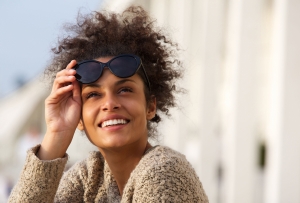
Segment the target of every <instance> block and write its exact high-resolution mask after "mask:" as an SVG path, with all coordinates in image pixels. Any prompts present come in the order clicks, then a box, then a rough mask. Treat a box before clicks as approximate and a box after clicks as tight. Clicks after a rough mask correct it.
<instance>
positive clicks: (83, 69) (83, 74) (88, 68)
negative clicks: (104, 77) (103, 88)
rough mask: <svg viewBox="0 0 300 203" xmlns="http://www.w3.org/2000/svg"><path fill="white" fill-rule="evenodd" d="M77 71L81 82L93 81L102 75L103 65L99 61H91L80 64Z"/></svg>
mask: <svg viewBox="0 0 300 203" xmlns="http://www.w3.org/2000/svg"><path fill="white" fill-rule="evenodd" d="M76 73H77V76H76V78H77V80H78V81H80V82H81V83H84V84H87V83H92V82H96V81H97V80H98V78H99V77H100V76H101V73H102V67H101V65H100V64H99V63H97V62H92V61H90V62H86V63H82V64H80V65H79V67H78V68H77V69H76Z"/></svg>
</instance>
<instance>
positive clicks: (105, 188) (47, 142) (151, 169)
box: [9, 7, 208, 202]
mask: <svg viewBox="0 0 300 203" xmlns="http://www.w3.org/2000/svg"><path fill="white" fill-rule="evenodd" d="M68 31H70V34H69V36H67V37H65V38H64V39H63V40H61V41H60V42H59V45H58V47H57V48H56V49H54V53H55V56H54V58H53V61H52V64H51V65H50V66H49V68H48V69H47V73H48V74H49V75H53V74H55V75H56V77H55V78H54V81H53V86H52V91H51V93H50V95H49V96H48V98H47V99H46V101H45V112H46V113H45V117H46V124H47V131H46V134H45V136H44V139H43V141H42V143H41V145H38V146H36V147H34V148H32V149H31V150H29V151H28V155H27V159H26V164H25V167H24V169H23V172H22V174H21V177H20V180H19V182H18V183H17V185H16V186H15V188H14V189H13V191H12V194H11V196H10V199H9V201H10V202H53V201H54V202H208V200H207V197H206V195H205V192H204V190H203V188H202V185H201V182H200V181H199V178H198V177H197V175H196V173H195V171H194V169H193V168H192V167H191V165H190V164H189V163H188V162H187V160H186V159H185V157H184V156H183V155H181V154H180V153H178V152H176V151H174V150H172V149H170V148H168V147H164V146H151V145H150V143H149V142H148V138H149V137H153V136H156V134H157V133H156V131H155V129H156V128H155V127H156V125H155V124H157V123H159V122H160V120H161V119H160V114H166V115H168V110H169V108H170V107H173V106H175V101H174V93H175V91H176V88H175V85H174V82H175V80H176V79H177V78H179V77H180V76H181V70H180V68H181V63H179V62H178V61H177V60H176V51H177V45H176V44H174V43H172V42H171V41H170V40H169V39H167V37H165V36H164V35H163V34H162V32H161V31H160V30H158V29H157V28H155V27H154V24H153V20H152V19H150V18H149V16H148V15H147V13H146V12H145V11H144V10H143V9H142V8H140V7H130V8H128V9H127V10H125V11H124V12H123V14H122V15H118V14H114V13H105V12H103V13H98V12H95V13H93V14H91V15H87V16H82V17H81V18H79V19H78V23H77V25H74V26H69V28H68ZM70 61H71V62H70ZM76 127H77V128H78V129H79V130H82V131H84V132H85V134H86V136H87V137H88V139H89V140H90V141H91V143H93V144H94V145H95V146H97V148H98V149H99V152H92V153H91V154H90V155H89V157H88V158H87V159H85V160H84V161H82V162H79V163H77V164H75V165H74V166H73V167H72V168H71V169H69V170H68V171H67V172H65V173H64V174H63V170H64V167H65V164H66V162H67V158H68V156H67V154H66V151H67V148H68V146H69V145H70V143H71V141H72V138H73V135H74V131H75V129H76Z"/></svg>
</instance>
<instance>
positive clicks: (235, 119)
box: [0, 0, 300, 203]
mask: <svg viewBox="0 0 300 203" xmlns="http://www.w3.org/2000/svg"><path fill="white" fill-rule="evenodd" d="M132 4H134V5H141V6H143V7H144V9H146V10H147V11H148V12H149V13H150V15H151V16H152V17H153V18H154V19H157V23H158V24H159V25H160V26H162V27H163V29H164V30H165V31H166V32H167V33H169V35H170V37H171V38H172V39H174V41H176V42H178V43H179V45H180V47H181V49H182V52H181V54H180V57H181V59H182V60H183V62H184V64H185V67H186V70H185V77H184V78H183V80H182V81H180V85H181V86H182V87H184V88H185V89H186V90H187V91H188V93H187V94H184V95H179V96H178V104H179V107H178V108H176V109H173V110H172V112H171V113H172V117H171V118H170V119H168V120H167V119H165V120H164V122H163V123H162V124H161V125H160V127H159V128H160V130H159V131H160V133H161V136H160V140H159V141H156V143H158V144H161V145H167V146H170V147H172V148H173V149H175V150H178V151H180V152H181V153H183V154H185V155H186V157H187V159H188V160H189V161H190V162H191V164H192V165H193V166H194V168H195V169H196V172H197V174H198V175H199V177H200V179H201V181H202V183H203V186H204V189H205V191H206V193H207V195H208V197H209V200H210V202H211V203H240V202H243V203H281V202H285V203H286V202H288V203H293V202H295V203H299V202H300V128H299V125H300V123H299V122H300V107H299V104H300V91H299V87H300V55H299V53H300V38H299V36H300V1H299V0H106V1H105V0H103V1H100V0H86V1H84V0H72V1H71V0H65V1H59V0H52V1H51V2H44V1H43V2H41V1H38V0H28V1H26V2H25V1H18V0H13V1H11V0H2V1H1V2H0V17H1V18H0V27H1V30H0V61H1V63H0V71H1V80H0V123H1V127H0V202H6V198H7V196H8V194H9V192H10V190H11V188H12V187H13V185H14V184H15V182H16V181H17V179H18V177H19V174H20V172H21V169H22V165H23V163H24V157H25V154H26V150H27V149H28V148H30V147H31V146H33V145H35V144H36V143H39V142H40V141H41V139H42V137H43V134H44V132H45V122H44V99H45V97H46V96H47V95H48V94H49V87H48V86H47V85H46V84H45V81H43V78H42V74H43V70H44V68H45V66H46V65H47V63H48V62H49V60H50V59H51V54H50V49H51V47H53V46H54V45H55V43H56V42H57V39H58V38H57V37H58V36H59V35H60V33H61V28H62V25H63V23H65V22H75V19H76V16H77V13H78V10H80V11H81V12H83V13H88V12H90V11H92V10H102V9H106V10H112V11H116V12H121V11H122V10H124V9H125V8H126V7H127V6H129V5H132ZM91 150H95V147H93V146H92V145H91V144H90V143H89V141H88V140H87V139H86V138H85V136H84V135H82V134H81V133H80V132H76V134H75V136H74V141H73V142H72V144H71V146H70V147H69V149H68V154H69V155H70V161H69V163H68V164H69V165H72V164H74V163H75V162H76V161H78V160H81V159H83V158H84V157H86V156H87V154H88V151H91Z"/></svg>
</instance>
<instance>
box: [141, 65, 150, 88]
mask: <svg viewBox="0 0 300 203" xmlns="http://www.w3.org/2000/svg"><path fill="white" fill-rule="evenodd" d="M141 66H142V70H143V72H144V75H145V77H146V80H147V83H148V87H149V92H151V86H150V80H149V78H148V75H147V73H146V71H145V68H144V65H143V64H141Z"/></svg>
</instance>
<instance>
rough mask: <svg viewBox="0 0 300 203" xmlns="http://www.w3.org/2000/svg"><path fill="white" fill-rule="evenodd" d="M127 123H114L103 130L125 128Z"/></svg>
mask: <svg viewBox="0 0 300 203" xmlns="http://www.w3.org/2000/svg"><path fill="white" fill-rule="evenodd" d="M126 125H127V124H123V125H112V126H106V127H104V128H101V129H102V130H105V131H116V130H120V129H122V128H124V127H125V126H126Z"/></svg>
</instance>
